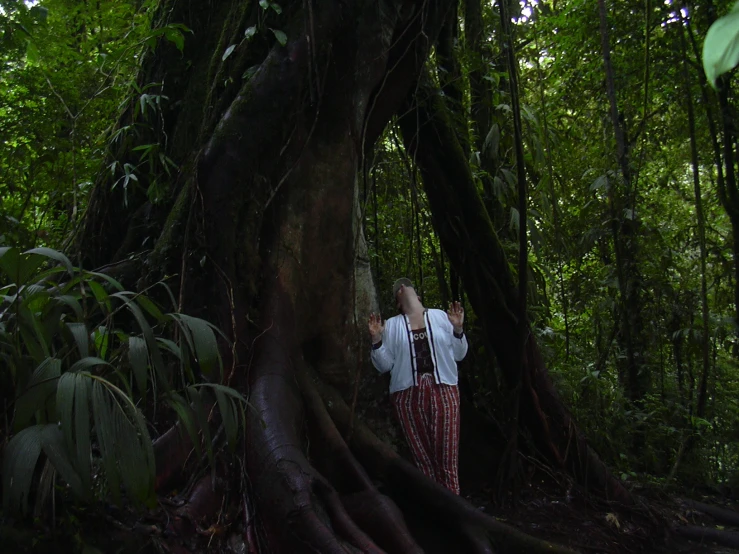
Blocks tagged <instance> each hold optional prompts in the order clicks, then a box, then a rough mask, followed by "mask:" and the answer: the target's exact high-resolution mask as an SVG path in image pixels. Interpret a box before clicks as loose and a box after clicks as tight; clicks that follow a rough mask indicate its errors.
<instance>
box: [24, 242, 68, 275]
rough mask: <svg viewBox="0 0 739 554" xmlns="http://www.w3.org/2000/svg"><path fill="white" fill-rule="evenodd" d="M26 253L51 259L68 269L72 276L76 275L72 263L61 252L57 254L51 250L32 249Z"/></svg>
mask: <svg viewBox="0 0 739 554" xmlns="http://www.w3.org/2000/svg"><path fill="white" fill-rule="evenodd" d="M25 253H26V254H38V255H40V256H44V257H46V258H50V259H52V260H54V261H57V262H59V263H61V264H62V265H63V266H64V267H65V268H66V269H67V273H69V274H70V275H72V274H73V273H74V268H73V267H72V262H70V261H69V258H67V257H66V256H65V255H64V254H62V253H61V252H57V251H56V250H52V249H51V248H32V249H31V250H27V251H26V252H25Z"/></svg>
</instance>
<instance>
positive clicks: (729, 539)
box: [672, 525, 739, 548]
mask: <svg viewBox="0 0 739 554" xmlns="http://www.w3.org/2000/svg"><path fill="white" fill-rule="evenodd" d="M672 531H673V533H675V534H676V535H680V536H681V537H685V538H686V539H690V540H691V541H696V542H715V543H716V544H719V545H721V546H728V547H730V548H739V533H737V532H736V531H722V530H720V529H709V528H707V527H700V526H698V525H676V526H674V527H673V528H672Z"/></svg>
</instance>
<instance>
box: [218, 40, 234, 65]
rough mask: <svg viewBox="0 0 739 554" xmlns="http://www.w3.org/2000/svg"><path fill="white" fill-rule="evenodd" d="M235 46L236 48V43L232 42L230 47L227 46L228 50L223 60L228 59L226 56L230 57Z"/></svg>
mask: <svg viewBox="0 0 739 554" xmlns="http://www.w3.org/2000/svg"><path fill="white" fill-rule="evenodd" d="M234 48H236V45H235V44H232V45H231V46H229V47H228V48H226V51H225V52H224V53H223V57H222V58H221V61H226V58H228V57H229V56H230V55H231V53H232V52H233V51H234Z"/></svg>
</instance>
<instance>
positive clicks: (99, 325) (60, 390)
mask: <svg viewBox="0 0 739 554" xmlns="http://www.w3.org/2000/svg"><path fill="white" fill-rule="evenodd" d="M49 262H52V263H49ZM0 283H6V284H4V285H3V286H2V287H1V288H0V295H1V296H0V360H2V370H0V380H1V381H2V382H3V383H6V384H7V385H9V389H7V390H6V391H5V394H11V395H12V396H11V398H10V400H12V402H11V404H10V412H9V413H7V414H6V418H7V420H8V421H10V422H12V438H11V439H10V442H9V443H8V445H7V447H6V448H5V453H4V459H3V473H2V474H3V479H4V481H3V506H4V508H5V509H10V510H20V511H26V510H27V508H28V504H29V496H30V494H31V491H32V489H33V486H34V485H35V486H36V487H37V494H38V495H39V496H38V498H42V497H43V495H42V494H41V493H42V490H41V489H42V488H43V487H44V486H46V487H49V486H51V481H49V480H47V481H43V480H42V481H38V475H37V468H38V466H39V464H40V462H41V460H42V454H43V455H44V456H45V459H46V460H48V462H49V463H50V464H51V467H53V470H54V471H55V472H56V473H57V474H58V475H59V476H60V477H61V479H62V480H63V481H64V482H65V483H66V484H67V485H69V487H70V489H71V490H72V492H73V493H74V494H75V495H76V496H78V497H79V498H81V499H84V500H91V499H92V498H94V497H95V496H104V495H105V494H106V491H107V493H110V494H111V495H112V496H113V497H114V498H115V499H117V500H118V501H121V496H120V492H121V488H123V490H125V492H126V495H127V498H129V499H130V500H132V501H134V502H136V503H138V504H146V505H151V504H152V502H154V496H153V494H154V477H155V467H154V452H153V448H152V441H151V437H150V435H149V430H148V427H147V421H146V415H145V414H146V412H147V411H149V412H150V413H152V414H154V413H155V409H156V402H157V399H160V400H163V401H164V403H165V404H166V405H168V406H170V407H171V408H172V409H173V410H174V412H175V413H176V414H177V416H178V417H179V419H180V421H181V422H182V423H183V426H184V427H185V429H186V430H187V432H188V433H189V434H190V436H191V438H192V440H193V443H194V444H195V445H197V446H198V448H202V447H201V439H200V433H202V434H203V441H202V443H203V444H204V446H205V449H206V451H207V454H208V457H209V459H210V461H211V462H213V459H214V454H213V449H212V444H211V433H210V428H209V425H208V416H207V413H206V405H208V404H212V403H216V404H217V405H218V407H219V411H220V415H221V419H222V422H223V425H224V428H225V434H226V437H227V438H228V440H229V443H230V444H231V445H232V446H233V445H235V443H236V441H237V430H238V427H239V425H240V421H242V420H243V417H244V411H243V409H244V405H245V400H244V398H243V397H242V396H241V395H240V394H239V393H238V392H236V391H235V390H233V389H231V388H229V387H225V386H223V385H220V384H218V383H217V381H219V380H221V379H222V378H223V367H222V362H221V358H220V355H219V352H218V344H217V339H216V335H217V333H220V332H219V331H218V330H217V329H216V328H215V327H213V326H212V325H211V324H209V323H207V322H205V321H203V320H201V319H198V318H195V317H192V316H189V315H186V314H182V313H177V312H172V313H164V312H163V311H162V310H161V309H160V307H159V306H158V305H157V304H156V303H155V302H153V301H152V300H151V299H150V298H149V297H148V296H147V295H146V294H143V293H133V292H130V291H126V290H124V289H123V287H122V286H121V285H120V283H118V282H117V281H116V280H115V279H113V278H111V277H109V276H106V275H104V274H102V273H96V272H91V271H84V270H78V269H76V268H74V267H73V266H72V264H71V262H70V261H69V260H68V259H67V258H66V256H64V255H63V254H61V253H59V252H57V251H55V250H51V249H48V248H36V249H32V250H29V251H26V252H20V251H19V250H18V249H17V248H12V247H3V248H0ZM156 286H161V287H165V288H166V285H165V284H164V283H158V284H157V285H156ZM203 375H205V376H207V377H208V378H210V379H214V380H215V381H216V382H205V381H203V377H202V376H203ZM180 390H183V391H185V393H186V395H187V399H185V397H183V396H182V395H181V393H180V392H178V391H180ZM150 391H151V392H150ZM6 432H7V433H8V435H10V434H11V430H10V429H8V430H6ZM102 477H104V480H103V479H101V478H102ZM103 483H104V486H103ZM48 492H49V491H43V493H44V494H48Z"/></svg>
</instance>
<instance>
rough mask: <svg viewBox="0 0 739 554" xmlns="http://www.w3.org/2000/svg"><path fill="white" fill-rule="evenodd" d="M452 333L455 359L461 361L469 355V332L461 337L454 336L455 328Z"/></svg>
mask: <svg viewBox="0 0 739 554" xmlns="http://www.w3.org/2000/svg"><path fill="white" fill-rule="evenodd" d="M451 333H452V352H453V353H454V360H455V361H457V362H461V361H462V360H463V359H464V357H465V356H466V355H467V334H466V333H465V334H463V335H462V338H461V339H458V338H457V337H455V336H454V329H453V328H452V330H451Z"/></svg>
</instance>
